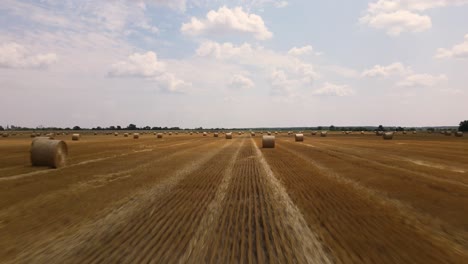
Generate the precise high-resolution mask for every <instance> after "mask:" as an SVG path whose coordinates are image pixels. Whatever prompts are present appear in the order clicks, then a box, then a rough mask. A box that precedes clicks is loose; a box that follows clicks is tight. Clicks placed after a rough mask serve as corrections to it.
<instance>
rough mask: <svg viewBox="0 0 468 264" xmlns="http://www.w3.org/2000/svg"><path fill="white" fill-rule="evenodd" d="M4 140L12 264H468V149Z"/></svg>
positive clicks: (316, 141)
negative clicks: (40, 148)
mask: <svg viewBox="0 0 468 264" xmlns="http://www.w3.org/2000/svg"><path fill="white" fill-rule="evenodd" d="M283 134H284V135H281V134H279V135H276V142H275V148H262V142H261V141H262V138H261V137H251V136H250V134H241V135H237V136H236V137H233V139H232V140H225V139H224V138H218V137H211V136H210V137H202V136H200V137H193V136H190V135H185V134H182V133H181V134H179V135H177V134H174V135H172V136H171V137H166V136H164V137H163V138H159V139H157V138H156V137H155V136H154V135H153V134H143V133H141V134H140V137H139V140H133V138H131V137H115V136H113V134H112V135H104V134H102V135H96V136H94V135H92V134H86V133H83V134H82V136H81V138H80V140H79V141H72V140H71V138H70V137H69V136H66V135H57V136H55V139H59V140H63V141H65V142H66V143H67V145H68V153H69V157H68V165H67V166H66V167H62V168H59V169H48V168H46V167H32V166H31V165H30V161H29V147H30V144H31V140H32V139H31V138H30V136H29V135H30V134H25V135H18V136H15V137H5V138H3V137H2V138H0V262H2V263H52V262H53V263H142V262H144V263H148V262H155V263H466V262H467V261H468V210H466V208H468V155H466V154H467V153H468V138H467V137H455V136H451V137H447V136H444V135H440V134H438V133H434V134H425V133H418V134H407V135H403V134H398V133H397V134H395V135H394V137H393V140H383V139H382V137H376V136H375V134H373V133H369V134H358V133H354V134H349V135H346V134H341V133H333V132H328V134H327V137H321V136H320V133H316V135H312V133H311V132H310V131H309V132H304V138H305V139H304V141H303V142H295V139H294V137H288V136H287V134H285V133H283Z"/></svg>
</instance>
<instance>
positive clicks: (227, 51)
mask: <svg viewBox="0 0 468 264" xmlns="http://www.w3.org/2000/svg"><path fill="white" fill-rule="evenodd" d="M197 56H199V57H210V58H215V59H217V60H226V61H229V62H231V63H233V64H238V65H242V66H250V67H255V68H256V69H257V70H258V71H259V73H262V74H264V75H265V76H266V78H267V79H268V80H270V84H271V87H272V93H273V94H284V95H286V94H288V95H291V94H292V93H291V91H292V90H291V87H296V88H301V87H302V88H304V87H310V86H311V85H312V84H313V82H314V81H315V80H316V79H318V78H320V75H319V73H318V72H317V70H316V69H315V67H314V65H312V64H309V63H306V62H304V61H302V60H300V59H298V58H296V57H294V56H289V55H286V54H283V53H279V52H274V51H272V50H269V49H266V48H263V47H261V46H252V45H251V44H248V43H244V44H240V45H234V44H232V43H229V42H228V43H217V42H213V41H205V42H203V43H201V44H200V46H199V48H198V49H197Z"/></svg>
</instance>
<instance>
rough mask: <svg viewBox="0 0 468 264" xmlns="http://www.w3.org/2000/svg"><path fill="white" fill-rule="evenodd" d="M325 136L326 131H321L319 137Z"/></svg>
mask: <svg viewBox="0 0 468 264" xmlns="http://www.w3.org/2000/svg"><path fill="white" fill-rule="evenodd" d="M327 134H328V131H322V132H320V136H321V137H326V136H327Z"/></svg>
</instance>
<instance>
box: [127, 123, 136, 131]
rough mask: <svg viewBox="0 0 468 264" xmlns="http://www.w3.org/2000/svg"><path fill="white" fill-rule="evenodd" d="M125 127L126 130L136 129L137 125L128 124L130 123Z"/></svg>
mask: <svg viewBox="0 0 468 264" xmlns="http://www.w3.org/2000/svg"><path fill="white" fill-rule="evenodd" d="M127 129H128V130H137V126H136V125H134V124H130V125H128V126H127Z"/></svg>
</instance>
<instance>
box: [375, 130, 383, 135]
mask: <svg viewBox="0 0 468 264" xmlns="http://www.w3.org/2000/svg"><path fill="white" fill-rule="evenodd" d="M383 134H384V132H383V131H376V132H375V135H376V136H383Z"/></svg>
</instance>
